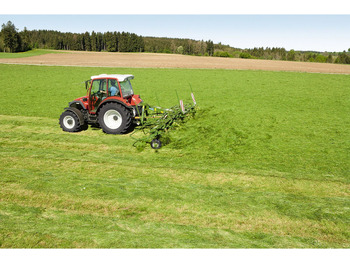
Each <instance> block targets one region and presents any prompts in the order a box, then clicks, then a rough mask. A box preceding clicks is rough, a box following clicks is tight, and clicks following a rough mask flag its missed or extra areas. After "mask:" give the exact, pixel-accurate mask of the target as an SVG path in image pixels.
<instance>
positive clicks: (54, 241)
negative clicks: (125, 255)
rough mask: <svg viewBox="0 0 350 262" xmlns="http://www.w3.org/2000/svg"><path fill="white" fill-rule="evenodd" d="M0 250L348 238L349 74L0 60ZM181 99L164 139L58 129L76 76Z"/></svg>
mask: <svg viewBox="0 0 350 262" xmlns="http://www.w3.org/2000/svg"><path fill="white" fill-rule="evenodd" d="M0 72H1V74H0V91H1V97H0V104H1V107H0V127H1V128H0V156H1V159H2V164H1V166H0V172H1V175H0V221H1V223H0V246H1V247H2V248H51V247H54V248H349V247H350V233H349V232H350V226H349V225H350V224H349V223H350V200H349V195H350V192H349V189H350V187H349V181H350V179H349V174H350V134H349V130H350V99H349V97H350V88H349V83H350V76H349V75H326V74H310V73H291V72H265V71H235V70H199V69H135V68H118V69H113V68H83V67H58V66H57V67H54V66H21V65H1V64H0ZM101 73H122V74H123V73H128V74H134V75H135V79H134V80H133V82H132V83H133V87H134V91H135V93H137V94H140V95H141V97H142V99H144V100H145V101H147V102H149V103H150V104H157V103H158V102H157V101H159V103H160V105H161V106H165V107H169V106H172V105H175V104H177V98H176V93H175V90H177V92H178V94H179V96H180V98H184V99H185V100H186V99H187V101H190V86H189V84H191V86H192V88H193V90H194V93H195V95H196V100H197V102H198V104H199V106H200V109H199V110H198V113H197V115H196V117H195V119H192V120H190V121H189V122H187V123H186V124H185V125H183V126H182V127H179V128H178V129H176V130H172V131H171V133H170V137H171V143H170V144H168V145H166V146H164V147H163V148H162V149H160V150H158V151H155V150H153V149H151V148H150V147H146V149H145V150H144V151H141V152H140V151H138V150H137V149H136V148H134V147H133V146H132V144H133V142H134V140H133V139H132V138H131V137H130V136H129V135H122V136H113V135H107V134H104V133H103V132H102V131H101V130H100V129H97V128H91V127H90V128H89V129H88V130H87V131H84V132H81V133H76V134H72V133H66V132H63V131H62V130H61V129H60V127H59V124H58V118H59V116H60V114H61V113H62V111H63V109H64V107H66V106H67V105H68V102H70V101H72V100H73V99H75V98H77V97H80V96H83V95H85V93H86V91H85V88H84V84H83V83H82V82H83V81H84V80H87V79H89V78H90V76H91V75H96V74H101Z"/></svg>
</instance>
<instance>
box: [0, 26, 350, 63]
mask: <svg viewBox="0 0 350 262" xmlns="http://www.w3.org/2000/svg"><path fill="white" fill-rule="evenodd" d="M36 48H41V49H56V50H78V51H97V52H102V51H106V52H149V53H171V54H183V55H196V56H216V57H233V58H244V59H268V60H286V61H305V62H306V61H307V62H319V63H339V64H350V48H349V49H348V51H347V52H346V51H345V50H344V51H343V52H323V53H322V52H315V51H310V52H304V51H295V50H293V49H292V50H289V51H287V50H286V49H285V48H280V47H272V48H270V47H266V48H264V47H259V48H258V47H255V48H251V49H247V48H246V49H242V48H234V47H231V46H229V45H224V44H222V43H221V42H220V43H217V44H214V43H213V41H212V40H208V41H203V40H193V39H182V38H166V37H145V36H140V35H136V34H134V33H129V32H117V31H114V32H105V33H100V32H94V31H92V33H89V32H85V33H69V32H68V33H62V32H59V31H54V30H27V29H26V28H24V30H23V31H21V32H18V29H17V28H16V27H15V25H14V24H13V23H12V22H11V21H8V22H7V23H6V24H3V25H2V27H1V32H0V52H24V51H28V50H31V49H36Z"/></svg>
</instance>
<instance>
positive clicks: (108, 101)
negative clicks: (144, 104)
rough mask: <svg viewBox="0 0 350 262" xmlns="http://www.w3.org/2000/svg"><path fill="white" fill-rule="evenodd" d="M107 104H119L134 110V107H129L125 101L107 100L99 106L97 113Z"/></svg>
mask: <svg viewBox="0 0 350 262" xmlns="http://www.w3.org/2000/svg"><path fill="white" fill-rule="evenodd" d="M107 103H118V104H121V105H122V106H124V107H126V108H127V109H129V110H132V109H133V107H132V106H128V105H127V104H125V103H124V102H123V101H120V100H118V99H106V100H104V101H102V103H101V104H100V105H99V106H98V108H97V111H99V110H100V109H101V107H102V106H103V105H105V104H107ZM97 111H96V112H97Z"/></svg>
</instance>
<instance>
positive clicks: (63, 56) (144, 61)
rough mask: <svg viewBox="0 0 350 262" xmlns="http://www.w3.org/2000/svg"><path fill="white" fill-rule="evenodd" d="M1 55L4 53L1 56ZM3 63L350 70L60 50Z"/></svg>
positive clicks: (287, 63) (345, 69) (346, 71)
mask: <svg viewBox="0 0 350 262" xmlns="http://www.w3.org/2000/svg"><path fill="white" fill-rule="evenodd" d="M0 58H1V56H0ZM0 63H10V64H31V65H64V66H90V67H100V66H102V67H118V68H120V67H121V68H123V67H124V68H196V69H203V68H206V69H238V70H268V71H293V72H311V73H332V74H350V65H340V64H328V63H310V62H290V61H277V60H260V59H241V58H222V57H207V56H189V55H175V54H154V53H113V52H83V51H59V53H58V52H57V53H48V54H43V55H40V56H31V57H21V58H15V57H14V58H11V57H7V59H0Z"/></svg>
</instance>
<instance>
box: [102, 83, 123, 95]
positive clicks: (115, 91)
mask: <svg viewBox="0 0 350 262" xmlns="http://www.w3.org/2000/svg"><path fill="white" fill-rule="evenodd" d="M101 93H105V94H106V93H107V92H106V91H101ZM108 93H109V96H115V95H116V94H117V95H119V88H118V87H117V84H116V81H115V80H113V79H111V80H109V83H108Z"/></svg>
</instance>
